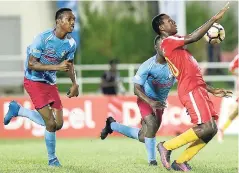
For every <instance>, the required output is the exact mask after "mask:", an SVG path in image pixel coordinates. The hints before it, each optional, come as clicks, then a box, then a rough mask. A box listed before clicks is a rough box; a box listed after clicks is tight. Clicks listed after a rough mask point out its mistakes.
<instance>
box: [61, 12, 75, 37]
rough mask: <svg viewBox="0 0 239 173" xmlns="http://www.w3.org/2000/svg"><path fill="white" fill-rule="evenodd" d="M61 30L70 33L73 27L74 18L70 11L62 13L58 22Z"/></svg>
mask: <svg viewBox="0 0 239 173" xmlns="http://www.w3.org/2000/svg"><path fill="white" fill-rule="evenodd" d="M60 26H61V28H62V29H63V30H64V31H66V32H67V33H69V32H72V31H73V29H74V26H75V16H74V14H73V13H72V11H66V12H64V13H63V16H62V18H61V22H60Z"/></svg>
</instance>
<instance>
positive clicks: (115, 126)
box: [110, 122, 139, 140]
mask: <svg viewBox="0 0 239 173" xmlns="http://www.w3.org/2000/svg"><path fill="white" fill-rule="evenodd" d="M110 127H111V129H112V130H113V131H116V132H119V133H121V134H123V135H125V136H127V137H129V138H133V139H137V140H138V135H139V128H134V127H129V126H125V125H122V124H119V123H116V122H113V123H111V124H110Z"/></svg>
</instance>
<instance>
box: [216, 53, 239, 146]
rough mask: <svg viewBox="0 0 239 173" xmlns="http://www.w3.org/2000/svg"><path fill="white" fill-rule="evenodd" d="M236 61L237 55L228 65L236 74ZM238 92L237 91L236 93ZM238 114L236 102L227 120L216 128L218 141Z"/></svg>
mask: <svg viewBox="0 0 239 173" xmlns="http://www.w3.org/2000/svg"><path fill="white" fill-rule="evenodd" d="M238 61H239V55H237V56H235V58H234V59H233V61H232V62H231V63H230V66H229V71H230V72H231V73H232V74H234V75H236V76H237V72H236V71H237V70H238ZM237 94H238V93H237ZM238 99H239V98H237V100H236V102H237V103H238ZM237 116H238V104H236V107H235V108H234V110H233V111H232V113H231V114H230V115H229V117H228V119H227V121H226V122H225V124H224V125H223V126H222V128H219V130H218V141H219V142H222V141H223V137H224V131H225V130H226V129H227V128H228V127H229V126H230V124H231V123H232V121H233V120H234V119H235V118H236V117H237Z"/></svg>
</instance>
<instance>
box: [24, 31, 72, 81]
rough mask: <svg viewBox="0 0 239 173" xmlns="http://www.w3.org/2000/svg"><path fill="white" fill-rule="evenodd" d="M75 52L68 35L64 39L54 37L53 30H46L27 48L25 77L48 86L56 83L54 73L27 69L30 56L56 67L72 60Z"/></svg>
mask: <svg viewBox="0 0 239 173" xmlns="http://www.w3.org/2000/svg"><path fill="white" fill-rule="evenodd" d="M75 51H76V43H75V40H74V39H73V38H72V37H71V36H70V35H69V34H68V35H67V36H66V38H65V39H59V38H58V37H56V36H55V34H54V30H53V29H51V30H47V31H45V32H43V33H41V34H39V35H38V36H37V37H36V38H35V39H34V41H33V43H32V44H31V45H30V46H28V47H27V60H26V63H25V77H26V78H27V79H29V80H32V81H42V82H46V83H48V84H51V85H53V84H55V83H56V71H34V70H31V69H29V68H28V59H29V57H30V55H32V56H34V57H35V58H37V59H39V62H40V63H42V64H47V65H57V64H60V63H61V62H62V61H64V60H66V59H68V60H73V59H74V54H75Z"/></svg>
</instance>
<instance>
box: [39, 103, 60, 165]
mask: <svg viewBox="0 0 239 173" xmlns="http://www.w3.org/2000/svg"><path fill="white" fill-rule="evenodd" d="M38 112H39V113H40V114H41V116H42V118H43V120H44V122H45V125H46V129H45V142H46V148H47V153H48V161H49V162H48V164H49V165H50V166H61V165H60V163H59V161H58V159H57V157H56V154H55V153H56V122H55V118H54V115H53V111H52V109H51V107H50V106H49V105H47V106H45V107H43V108H41V109H39V110H38Z"/></svg>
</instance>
